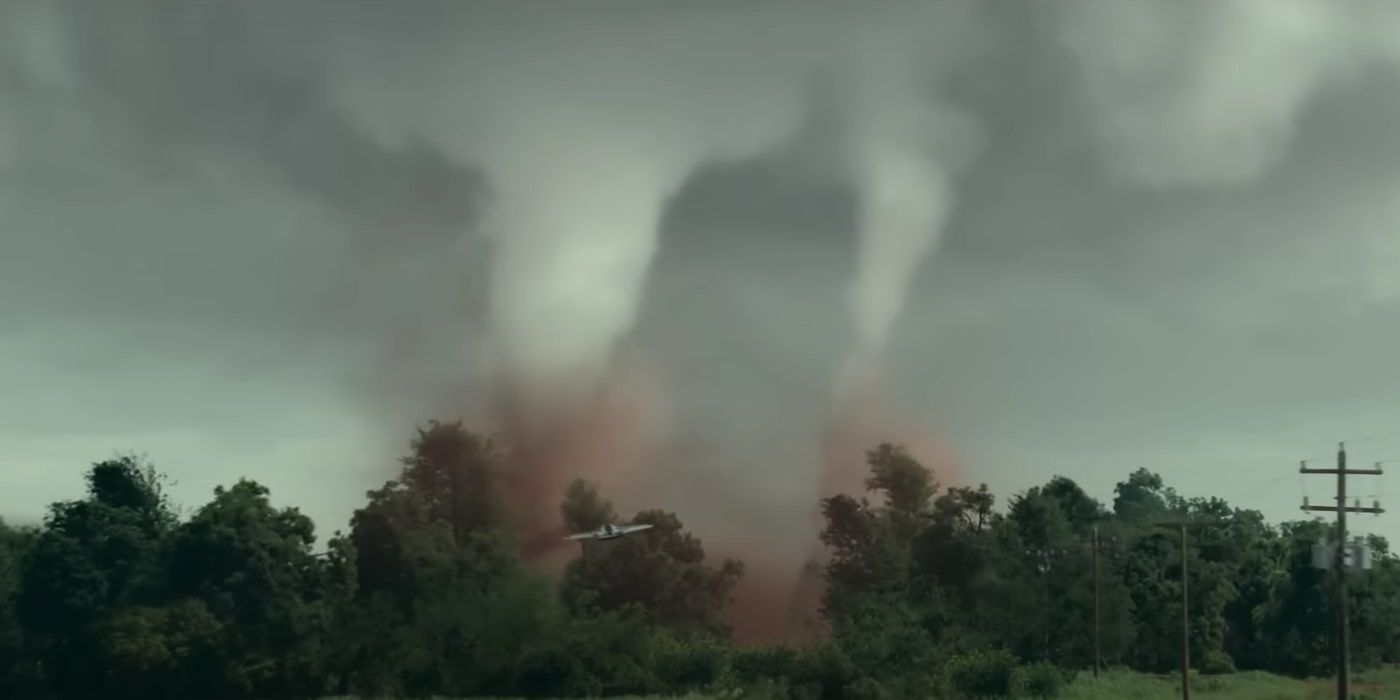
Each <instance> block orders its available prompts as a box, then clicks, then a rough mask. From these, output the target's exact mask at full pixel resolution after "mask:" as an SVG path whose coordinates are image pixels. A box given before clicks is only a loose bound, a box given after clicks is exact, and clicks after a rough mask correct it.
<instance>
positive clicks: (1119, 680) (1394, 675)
mask: <svg viewBox="0 0 1400 700" xmlns="http://www.w3.org/2000/svg"><path fill="white" fill-rule="evenodd" d="M1336 693H1337V689H1336V685H1335V681H1333V680H1331V679H1315V680H1299V679H1295V678H1285V677H1283V676H1275V675H1273V674H1270V673H1261V672H1258V671H1250V672H1246V673H1234V674H1229V675H1224V676H1192V678H1191V697H1192V698H1202V699H1203V700H1205V699H1218V700H1225V698H1229V699H1230V700H1330V699H1331V698H1334V697H1336ZM1352 695H1353V697H1356V698H1364V699H1365V700H1383V699H1385V700H1389V699H1395V700H1400V671H1397V670H1396V669H1386V670H1382V671H1375V672H1370V673H1358V674H1356V675H1355V676H1354V677H1353V678H1352ZM1062 697H1063V698H1065V699H1066V700H1171V699H1172V698H1179V697H1181V683H1180V679H1179V678H1178V677H1174V676H1153V675H1147V674H1142V673H1132V672H1127V671H1113V672H1109V673H1106V674H1104V675H1102V676H1100V677H1099V678H1098V679H1095V678H1093V676H1091V675H1088V674H1081V675H1080V676H1079V678H1078V679H1076V680H1075V682H1074V684H1072V685H1071V686H1070V687H1069V689H1068V691H1067V692H1066V693H1065V694H1064V695H1063V696H1062Z"/></svg>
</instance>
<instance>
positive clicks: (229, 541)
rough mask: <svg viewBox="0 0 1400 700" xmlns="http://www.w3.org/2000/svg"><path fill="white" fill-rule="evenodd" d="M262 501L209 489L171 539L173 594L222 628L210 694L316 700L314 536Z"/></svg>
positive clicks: (324, 608) (324, 622)
mask: <svg viewBox="0 0 1400 700" xmlns="http://www.w3.org/2000/svg"><path fill="white" fill-rule="evenodd" d="M268 495H269V494H268V490H267V488H266V487H264V486H262V485H260V484H257V483H255V482H252V481H246V480H244V481H239V482H238V483H236V484H234V485H233V486H231V487H229V488H224V487H222V486H221V487H218V488H216V489H214V499H213V500H212V501H210V502H209V503H208V504H207V505H205V506H204V507H202V508H200V509H199V510H198V511H197V512H196V513H195V514H194V516H193V517H192V518H191V519H190V521H189V522H188V523H186V524H184V525H183V526H181V527H180V529H179V530H178V532H177V533H176V535H175V539H174V547H173V555H172V564H171V573H170V578H171V589H172V593H173V594H174V596H175V597H176V599H195V600H198V601H200V602H202V603H203V604H204V605H205V606H206V608H207V610H208V611H209V613H210V615H212V618H213V619H214V620H217V621H218V624H219V625H220V628H221V633H220V638H219V643H218V646H217V651H218V654H219V658H220V666H221V669H220V670H221V674H222V676H221V678H219V679H218V681H217V682H214V681H213V680H212V679H211V683H210V684H211V686H215V687H219V688H221V689H223V690H224V692H225V693H226V694H230V695H235V696H252V695H257V696H261V697H290V696H304V695H306V694H314V693H319V692H321V691H322V690H323V689H322V688H320V687H318V686H319V684H320V679H321V678H322V677H323V669H322V667H321V659H322V654H321V649H320V645H321V643H322V642H323V640H324V638H325V632H326V629H327V627H328V623H329V612H330V611H329V607H328V605H327V604H326V603H325V600H324V594H325V590H326V589H325V588H324V587H323V586H324V584H325V575H324V573H323V566H324V565H323V563H322V562H320V561H318V560H317V558H316V557H315V556H313V554H312V551H311V547H312V544H313V543H314V542H315V528H314V526H313V524H312V522H311V519H310V518H307V517H306V516H305V515H302V514H301V513H300V512H299V511H297V509H296V508H282V509H278V508H274V507H273V506H272V504H271V503H270V501H269V498H268ZM186 610H188V609H186ZM151 619H155V618H151Z"/></svg>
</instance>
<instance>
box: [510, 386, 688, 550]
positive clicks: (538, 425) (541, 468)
mask: <svg viewBox="0 0 1400 700" xmlns="http://www.w3.org/2000/svg"><path fill="white" fill-rule="evenodd" d="M650 387H651V384H650V383H649V382H647V381H646V379H645V376H644V375H643V374H642V373H641V372H632V373H631V374H629V375H627V376H625V377H622V378H619V379H618V380H616V381H612V382H609V383H606V384H604V385H601V386H599V387H598V388H597V390H595V391H593V392H590V393H588V394H585V395H577V394H575V395H568V394H565V393H562V392H560V393H552V392H550V391H548V390H539V389H533V388H532V389H531V390H528V391H527V390H522V389H520V388H518V387H517V388H515V389H514V390H508V391H505V392H503V393H502V395H503V396H504V397H506V398H505V399H504V400H502V401H501V402H500V403H499V406H500V409H499V410H500V425H501V427H500V430H501V437H502V439H503V441H504V443H505V445H506V447H507V450H508V452H507V454H506V459H507V470H506V478H505V480H504V481H505V484H504V486H505V497H506V502H507V506H508V508H509V509H510V512H511V513H512V515H513V516H514V517H515V518H516V521H517V525H518V526H519V528H520V530H521V532H522V533H523V536H524V540H523V542H522V545H523V547H524V554H525V556H526V557H527V558H528V559H531V560H533V561H535V562H537V563H540V564H542V565H544V568H547V569H555V570H557V569H560V568H562V566H563V563H564V562H567V561H568V559H569V558H570V557H571V556H573V555H574V554H575V552H574V550H573V549H572V548H570V547H567V546H566V545H567V544H568V543H567V542H566V541H565V540H564V536H565V535H566V534H568V533H565V532H564V526H563V522H562V517H561V515H560V512H559V503H560V500H561V499H562V498H563V495H564V492H565V490H566V489H567V488H568V485H569V483H570V482H572V481H573V480H574V479H578V478H583V479H586V480H588V481H590V482H592V483H594V484H597V485H598V486H599V488H600V490H601V491H602V493H603V494H604V496H605V497H608V498H610V499H614V500H618V501H622V502H629V503H630V502H635V501H636V500H637V494H635V493H633V491H634V489H635V485H636V484H637V483H638V476H639V475H640V474H642V473H643V472H644V471H645V469H646V467H647V466H648V465H650V464H651V463H652V462H653V450H652V445H651V442H650V439H649V437H650V436H651V435H653V434H655V433H656V432H657V425H656V422H657V421H658V420H660V418H661V416H660V415H659V414H660V412H659V411H657V410H655V408H656V407H655V406H654V402H653V401H652V395H653V392H651V391H650Z"/></svg>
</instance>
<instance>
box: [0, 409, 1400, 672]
mask: <svg viewBox="0 0 1400 700" xmlns="http://www.w3.org/2000/svg"><path fill="white" fill-rule="evenodd" d="M500 450H501V448H500V446H498V445H496V444H495V443H494V442H493V441H492V440H491V439H490V438H488V437H487V436H484V435H481V434H478V433H474V432H472V431H471V430H468V429H467V428H465V427H464V426H463V425H462V424H461V423H455V422H453V423H436V422H435V423H430V424H429V425H427V426H425V427H424V428H422V429H420V430H419V431H418V432H417V434H416V435H415V436H414V438H413V440H412V441H411V444H410V448H409V450H408V454H407V456H405V457H404V458H403V460H402V464H401V469H400V473H399V475H398V476H397V478H395V479H393V480H391V481H389V482H387V483H386V484H384V486H383V487H381V488H379V489H376V490H373V491H371V492H369V493H368V494H367V501H366V502H365V503H364V504H363V505H362V506H361V507H360V508H359V509H357V510H356V511H355V512H354V514H353V516H352V517H351V520H350V523H349V527H348V530H346V531H344V532H336V533H335V534H333V535H332V536H330V537H328V538H326V542H325V546H324V547H323V549H322V551H319V552H318V551H317V550H316V548H315V547H314V544H315V542H316V534H315V529H314V527H313V523H312V522H311V520H310V519H309V518H307V517H306V516H305V515H303V514H301V513H300V512H299V511H298V510H297V509H296V508H291V507H287V508H277V507H274V506H273V505H272V504H271V502H270V500H269V493H268V490H267V488H265V487H264V486H262V485H260V484H257V483H255V482H252V481H247V480H241V481H238V482H237V483H234V484H232V485H230V486H225V487H219V488H217V489H215V491H214V494H213V498H212V499H211V500H210V501H209V502H208V503H206V504H204V505H203V506H201V507H199V508H198V509H197V510H194V511H193V512H191V513H189V514H187V515H181V514H180V513H179V512H178V511H177V509H176V507H175V506H174V504H172V503H171V502H170V500H169V498H168V496H167V495H166V493H165V492H164V489H163V486H164V481H163V478H162V477H161V475H160V474H159V473H158V472H157V471H156V470H155V469H154V468H153V467H152V466H150V465H148V464H145V463H143V462H142V461H141V460H139V459H136V458H134V457H119V458H115V459H111V460H107V461H104V462H100V463H97V464H95V465H92V466H91V468H90V469H89V470H88V471H87V472H86V485H87V489H86V494H84V495H83V497H82V498H80V499H78V500H72V501H65V502H60V503H55V504H53V505H52V506H51V507H50V508H49V511H48V514H47V516H46V518H45V519H44V522H43V524H42V526H40V527H34V528H23V527H8V526H5V525H4V524H3V523H0V696H3V697H14V698H90V697H99V696H101V697H112V698H217V699H224V698H228V699H241V698H309V697H319V696H326V695H359V696H363V697H428V696H433V695H439V696H526V697H559V696H606V695H614V694H629V693H670V692H685V691H690V690H740V689H742V690H743V691H744V692H746V693H747V694H748V695H749V696H752V697H782V698H788V697H791V698H867V697H869V698H878V697H914V696H924V697H937V696H944V695H947V696H957V695H959V694H961V695H971V696H979V695H980V696H995V695H1004V694H1009V693H1013V692H1021V693H1027V694H1033V695H1037V696H1042V697H1049V696H1052V695H1053V694H1054V692H1055V689H1056V688H1057V687H1058V686H1059V685H1060V684H1062V683H1063V681H1064V680H1065V678H1066V677H1067V676H1068V675H1069V674H1072V673H1073V672H1075V671H1081V672H1082V671H1084V670H1086V669H1088V668H1090V667H1092V665H1093V663H1094V645H1093V637H1094V628H1093V619H1094V615H1093V597H1092V596H1093V591H1094V577H1095V567H1094V566H1093V562H1094V551H1093V549H1092V542H1093V538H1092V537H1091V534H1092V533H1093V531H1094V530H1095V529H1097V530H1098V532H1099V535H1100V536H1099V541H1100V542H1101V545H1100V551H1099V553H1098V558H1097V559H1098V574H1097V577H1098V590H1099V592H1100V612H1099V625H1100V655H1101V659H1100V660H1101V661H1102V662H1103V663H1104V664H1106V665H1111V666H1121V667H1128V668H1132V669H1138V670H1144V671H1152V672H1162V671H1168V670H1171V669H1173V668H1175V666H1176V664H1177V663H1178V661H1179V653H1180V651H1179V636H1178V635H1179V627H1178V626H1177V622H1176V621H1177V620H1178V619H1179V617H1180V613H1181V608H1180V605H1181V588H1180V587H1181V585H1183V581H1182V571H1181V552H1180V549H1179V546H1180V545H1179V543H1178V541H1177V539H1176V537H1175V535H1174V533H1173V532H1171V531H1169V530H1165V529H1163V528H1161V527H1158V525H1159V524H1161V523H1163V522H1169V521H1172V522H1174V521H1177V520H1181V519H1195V520H1201V521H1209V522H1211V523H1212V525H1211V526H1209V527H1204V528H1200V529H1199V530H1197V531H1196V532H1194V533H1193V542H1192V543H1191V544H1190V546H1189V548H1188V551H1187V559H1188V561H1187V574H1186V581H1185V582H1184V583H1185V584H1186V585H1188V586H1189V589H1190V594H1191V608H1190V610H1189V614H1190V645H1191V658H1192V660H1193V663H1194V664H1195V667H1196V669H1197V670H1198V671H1199V672H1201V673H1217V672H1226V671H1231V670H1235V669H1261V670H1268V671H1274V672H1280V673H1285V674H1291V675H1316V674H1324V673H1326V672H1327V671H1328V670H1329V669H1330V668H1331V658H1332V657H1331V645H1332V632H1333V625H1332V620H1333V618H1332V604H1333V601H1332V597H1331V595H1330V591H1331V580H1330V576H1331V574H1330V573H1329V572H1327V571H1324V570H1319V569H1315V568H1313V567H1312V564H1311V548H1312V546H1313V544H1315V543H1317V542H1319V541H1322V540H1324V539H1325V538H1326V537H1327V536H1328V534H1329V528H1328V526H1327V525H1325V524H1322V523H1320V522H1317V521H1298V522H1288V523H1283V524H1280V525H1270V524H1269V523H1267V522H1265V521H1264V519H1263V517H1262V516H1261V515H1260V514H1259V513H1258V512H1256V511H1251V510H1246V509H1238V508H1232V507H1231V506H1229V505H1228V504H1227V503H1225V502H1224V501H1223V500H1220V499H1218V498H1186V497H1183V496H1180V495H1178V494H1177V493H1176V492H1175V491H1174V490H1173V489H1171V488H1169V487H1167V486H1166V485H1165V484H1164V483H1163V480H1162V479H1161V477H1159V476H1158V475H1156V474H1153V473H1150V472H1148V471H1146V470H1141V469H1140V470H1138V471H1135V472H1133V473H1132V474H1130V475H1128V477H1127V478H1126V479H1125V480H1124V481H1122V482H1120V483H1119V484H1118V485H1117V487H1116V489H1115V491H1114V498H1113V501H1112V503H1111V504H1104V503H1100V502H1099V501H1097V500H1095V499H1094V498H1092V497H1090V496H1088V495H1087V494H1086V493H1085V492H1084V491H1083V490H1082V489H1080V487H1079V486H1078V485H1076V484H1075V483H1074V482H1073V481H1071V480H1069V479H1065V478H1062V477H1056V478H1053V479H1051V480H1050V481H1048V482H1047V483H1045V484H1044V485H1041V486H1036V487H1034V488H1031V489H1028V490H1027V491H1025V492H1023V493H1020V494H1017V495H1015V496H1013V497H1012V498H1010V499H1009V501H1008V502H1007V503H1006V504H1005V507H1004V508H1000V509H999V508H997V507H996V502H995V498H994V496H993V495H992V494H991V493H990V492H989V491H988V490H987V488H986V486H985V485H983V486H981V487H977V488H971V487H955V488H948V489H942V488H940V486H939V485H938V483H937V480H936V478H935V475H934V474H932V473H931V472H930V471H929V470H928V469H926V468H925V467H924V466H923V465H921V464H920V463H919V462H917V461H916V460H915V459H913V458H912V457H911V456H910V455H909V454H908V453H906V452H905V451H904V450H903V449H902V448H900V447H898V446H894V445H879V446H877V447H875V448H874V449H872V450H871V451H870V452H869V453H868V455H867V458H868V459H867V461H868V466H869V478H868V479H867V481H866V487H867V492H866V493H864V494H848V495H839V496H835V497H832V498H828V499H825V500H824V501H823V502H822V504H821V505H822V514H823V518H824V527H823V529H822V531H821V533H820V537H821V540H822V542H823V543H825V544H826V546H827V549H828V552H829V559H828V561H827V562H826V564H825V566H824V576H825V581H826V592H825V596H824V598H823V602H822V621H823V624H824V626H825V629H826V634H825V635H824V636H823V638H822V639H820V640H814V641H812V642H810V643H806V644H800V645H782V644H770V645H761V646H738V645H735V644H733V643H732V642H731V641H730V640H729V637H728V628H727V627H726V625H725V624H724V621H723V612H724V607H725V605H726V603H727V602H728V601H729V600H730V598H731V596H732V592H733V589H734V586H735V585H736V583H737V582H738V581H739V580H740V579H741V578H742V576H743V573H744V568H743V564H742V563H741V562H738V561H733V560H724V561H713V560H712V559H710V558H708V557H707V556H706V553H705V550H704V547H703V545H702V542H701V541H700V539H699V538H697V537H696V536H695V535H694V534H692V533H690V532H688V531H687V530H686V529H685V527H684V525H683V523H682V521H681V520H680V518H679V516H678V515H677V514H675V513H671V512H666V511H662V510H643V511H641V512H639V513H636V514H635V515H633V516H632V517H630V518H627V519H628V520H632V521H635V522H641V523H648V524H651V525H653V527H652V529H650V530H647V531H645V532H643V533H639V534H638V535H635V536H629V537H627V538H624V539H622V540H620V541H617V542H616V543H615V544H612V545H610V546H608V547H606V548H601V549H599V551H598V552H597V553H596V554H590V555H589V556H588V557H586V558H580V559H576V560H574V561H572V562H571V563H570V564H569V565H568V567H567V569H566V570H565V572H564V573H563V575H562V576H561V577H557V580H556V579H550V578H546V577H544V576H542V575H540V574H538V573H537V572H535V571H532V570H531V568H530V567H528V566H526V565H525V563H524V562H522V560H521V558H520V555H519V551H520V543H519V541H518V540H517V538H516V533H515V532H514V530H513V529H512V527H511V524H510V514H509V513H508V512H506V509H505V508H504V506H503V502H502V500H501V497H500V494H499V491H498V486H497V485H498V483H499V481H500V479H501V478H502V473H501V470H502V466H501V465H502V462H503V460H502V459H501V451H500ZM544 496H545V495H543V494H542V497H544ZM558 496H559V497H560V498H561V499H562V500H561V503H560V514H561V517H562V519H563V521H564V523H565V524H566V525H567V526H568V527H569V528H570V529H573V530H576V531H578V530H586V529H592V528H596V527H598V526H600V525H602V524H603V523H606V522H611V521H613V520H614V519H617V516H618V514H616V513H615V512H614V510H613V507H612V505H611V504H610V503H608V501H607V500H606V498H605V497H604V495H603V494H601V493H599V491H598V489H597V488H596V487H594V486H592V485H590V484H588V483H586V482H583V481H577V482H575V483H574V484H572V485H571V486H570V487H569V488H568V490H567V491H566V493H564V494H559V495H558ZM1370 539H1371V542H1370V544H1371V546H1372V548H1373V549H1374V550H1375V557H1374V562H1375V564H1374V567H1373V568H1372V569H1371V570H1368V571H1364V572H1355V573H1354V574H1353V576H1355V581H1354V583H1353V585H1352V586H1351V588H1350V595H1351V612H1352V621H1351V622H1352V634H1353V648H1354V650H1355V651H1354V662H1355V663H1356V665H1358V666H1366V665H1373V664H1381V663H1390V662H1395V661H1397V660H1400V560H1397V558H1396V557H1395V556H1394V555H1392V554H1391V553H1390V551H1389V549H1388V546H1387V544H1386V542H1385V541H1384V540H1383V539H1381V538H1379V537H1371V538H1370Z"/></svg>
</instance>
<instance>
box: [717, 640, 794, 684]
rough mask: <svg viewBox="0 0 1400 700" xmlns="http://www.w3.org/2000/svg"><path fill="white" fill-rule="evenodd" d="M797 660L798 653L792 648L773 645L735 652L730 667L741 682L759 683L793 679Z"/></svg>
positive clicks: (731, 657) (731, 656)
mask: <svg viewBox="0 0 1400 700" xmlns="http://www.w3.org/2000/svg"><path fill="white" fill-rule="evenodd" d="M796 660H797V652H796V651H795V650H793V648H792V647H789V646H784V645H781V644H773V645H766V646H757V647H747V648H743V649H738V650H735V651H734V652H733V653H732V654H731V655H730V662H729V665H730V668H731V669H732V670H733V672H734V675H735V677H736V678H738V679H739V681H741V682H744V683H757V682H761V681H766V680H769V679H774V678H789V677H791V676H792V673H793V669H794V667H795V664H796Z"/></svg>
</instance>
